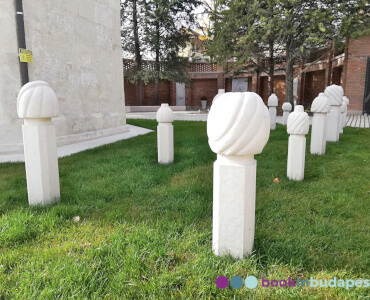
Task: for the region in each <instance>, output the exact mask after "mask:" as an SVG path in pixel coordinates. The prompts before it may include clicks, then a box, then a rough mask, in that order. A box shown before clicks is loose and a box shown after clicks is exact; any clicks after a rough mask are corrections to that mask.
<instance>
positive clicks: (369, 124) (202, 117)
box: [126, 111, 370, 128]
mask: <svg viewBox="0 0 370 300" xmlns="http://www.w3.org/2000/svg"><path fill="white" fill-rule="evenodd" d="M173 113H174V115H175V120H177V121H203V122H205V121H207V117H208V113H205V112H199V111H174V112H173ZM156 114H157V113H156V112H129V113H126V117H127V119H147V120H155V118H156ZM276 122H277V123H279V124H283V117H282V116H277V118H276ZM311 122H312V117H310V123H311ZM347 126H349V127H357V128H370V116H369V115H348V116H347Z"/></svg>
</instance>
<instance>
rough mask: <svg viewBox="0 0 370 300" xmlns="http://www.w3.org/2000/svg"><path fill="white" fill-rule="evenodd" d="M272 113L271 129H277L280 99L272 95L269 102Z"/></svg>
mask: <svg viewBox="0 0 370 300" xmlns="http://www.w3.org/2000/svg"><path fill="white" fill-rule="evenodd" d="M267 105H268V107H269V113H270V129H271V130H275V129H276V107H277V106H278V98H277V96H276V95H275V94H274V93H272V94H271V95H270V97H269V99H268V101H267Z"/></svg>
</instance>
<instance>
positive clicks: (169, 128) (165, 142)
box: [157, 123, 174, 164]
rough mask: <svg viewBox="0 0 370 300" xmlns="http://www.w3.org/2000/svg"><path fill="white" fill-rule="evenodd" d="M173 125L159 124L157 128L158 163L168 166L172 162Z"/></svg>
mask: <svg viewBox="0 0 370 300" xmlns="http://www.w3.org/2000/svg"><path fill="white" fill-rule="evenodd" d="M173 142H174V141H173V125H172V124H171V123H159V124H158V126H157V146H158V163H160V164H170V163H172V162H173V160H174V145H173Z"/></svg>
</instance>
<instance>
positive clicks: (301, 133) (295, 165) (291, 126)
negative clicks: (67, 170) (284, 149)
mask: <svg viewBox="0 0 370 300" xmlns="http://www.w3.org/2000/svg"><path fill="white" fill-rule="evenodd" d="M309 126H310V123H309V117H308V114H307V113H306V112H304V108H303V106H302V105H296V106H295V108H294V112H292V113H291V114H290V115H289V118H288V125H287V132H288V133H289V134H290V137H289V146H288V165H287V176H288V178H289V179H290V180H294V181H301V180H303V178H304V165H305V157H306V137H305V135H306V134H307V133H308V130H309Z"/></svg>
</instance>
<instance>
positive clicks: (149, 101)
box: [124, 80, 176, 106]
mask: <svg viewBox="0 0 370 300" xmlns="http://www.w3.org/2000/svg"><path fill="white" fill-rule="evenodd" d="M124 85H125V105H126V106H135V105H138V99H137V98H136V96H137V89H138V87H137V85H136V84H132V83H130V82H129V81H128V80H125V83H124ZM143 90H144V92H143V97H144V99H143V105H155V103H154V83H149V84H147V85H145V84H143ZM173 93H176V86H175V89H174V92H173V87H172V86H171V83H170V82H169V81H167V80H161V81H160V82H159V91H158V102H159V103H158V105H160V104H161V103H170V104H172V102H171V100H172V99H173V95H172V94H173ZM175 99H176V94H175Z"/></svg>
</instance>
